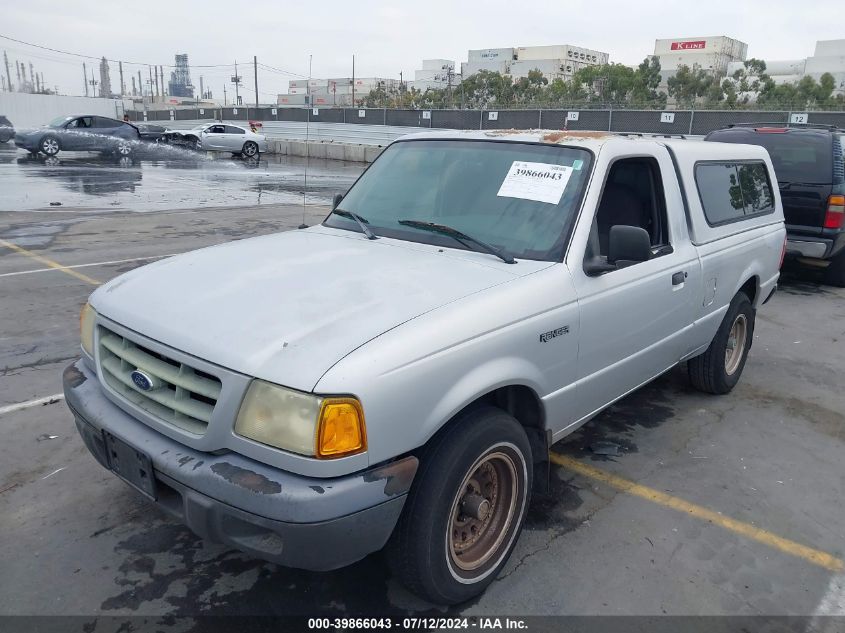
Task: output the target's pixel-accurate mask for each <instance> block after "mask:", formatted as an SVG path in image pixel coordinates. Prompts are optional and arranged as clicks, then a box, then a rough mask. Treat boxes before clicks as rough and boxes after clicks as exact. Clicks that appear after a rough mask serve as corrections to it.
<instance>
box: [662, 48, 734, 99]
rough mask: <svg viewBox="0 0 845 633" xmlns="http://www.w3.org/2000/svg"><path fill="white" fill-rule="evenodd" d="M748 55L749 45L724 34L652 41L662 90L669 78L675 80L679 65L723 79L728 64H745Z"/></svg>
mask: <svg viewBox="0 0 845 633" xmlns="http://www.w3.org/2000/svg"><path fill="white" fill-rule="evenodd" d="M747 55H748V44H746V43H745V42H740V41H739V40H735V39H733V38H730V37H726V36H724V35H718V36H714V37H676V38H670V39H663V40H655V41H654V56H655V57H657V59H658V60H659V61H660V76H661V84H662V86H663V88H664V89H665V86H666V83H667V81H668V80H669V78H670V77H674V76H675V73H676V72H678V68H680V67H681V66H687V67H689V68H692V67H693V66H699V67H700V68H702V69H703V70H705V71H707V72H710V73H712V74H714V75H721V76H724V75H726V74H727V72H728V66H729V64H730V63H731V62H742V61H745V59H746V57H747Z"/></svg>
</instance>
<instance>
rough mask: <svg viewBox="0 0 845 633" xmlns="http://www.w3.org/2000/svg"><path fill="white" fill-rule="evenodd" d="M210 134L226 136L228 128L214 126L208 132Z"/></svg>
mask: <svg viewBox="0 0 845 633" xmlns="http://www.w3.org/2000/svg"><path fill="white" fill-rule="evenodd" d="M207 133H208V134H225V133H226V126H225V125H212V126H211V127H210V128H208V130H207Z"/></svg>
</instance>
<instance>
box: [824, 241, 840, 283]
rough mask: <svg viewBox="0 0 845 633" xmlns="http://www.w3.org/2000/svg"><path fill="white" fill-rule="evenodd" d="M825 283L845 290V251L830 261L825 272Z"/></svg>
mask: <svg viewBox="0 0 845 633" xmlns="http://www.w3.org/2000/svg"><path fill="white" fill-rule="evenodd" d="M824 283H826V284H828V285H830V286H838V287H839V288H845V250H843V251H842V252H840V253H839V254H838V255H837V256H836V257H834V258H833V259H831V260H830V264H828V266H827V270H825V271H824Z"/></svg>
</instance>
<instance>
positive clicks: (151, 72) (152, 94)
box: [147, 66, 155, 103]
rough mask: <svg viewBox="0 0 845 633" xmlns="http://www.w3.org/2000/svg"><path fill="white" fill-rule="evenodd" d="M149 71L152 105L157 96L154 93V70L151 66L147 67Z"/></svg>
mask: <svg viewBox="0 0 845 633" xmlns="http://www.w3.org/2000/svg"><path fill="white" fill-rule="evenodd" d="M147 70H148V71H149V72H150V103H153V97H154V96H155V94H154V93H153V85H154V84H153V69H152V67H151V66H147Z"/></svg>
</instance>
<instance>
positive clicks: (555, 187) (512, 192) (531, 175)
mask: <svg viewBox="0 0 845 633" xmlns="http://www.w3.org/2000/svg"><path fill="white" fill-rule="evenodd" d="M570 176H572V167H567V166H565V165H551V164H548V163H528V162H524V161H514V163H513V165H511V168H510V170H508V174H507V176H505V179H504V181H503V182H502V186H501V187H499V193H497V194H496V195H497V196H502V197H505V198H521V199H523V200H536V201H537V202H547V203H549V204H557V203H559V202H560V198H561V196H562V195H563V192H564V190H565V189H566V185H567V183H568V182H569V178H570Z"/></svg>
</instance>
